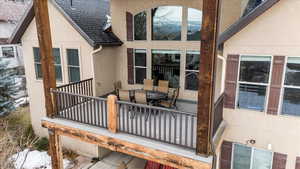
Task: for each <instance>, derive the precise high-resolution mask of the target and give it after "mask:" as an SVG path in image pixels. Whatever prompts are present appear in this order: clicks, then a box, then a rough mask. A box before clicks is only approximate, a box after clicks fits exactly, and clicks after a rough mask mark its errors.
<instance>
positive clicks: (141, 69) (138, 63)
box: [134, 49, 147, 84]
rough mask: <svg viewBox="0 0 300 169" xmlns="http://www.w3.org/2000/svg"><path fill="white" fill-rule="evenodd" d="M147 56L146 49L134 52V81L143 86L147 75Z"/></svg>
mask: <svg viewBox="0 0 300 169" xmlns="http://www.w3.org/2000/svg"><path fill="white" fill-rule="evenodd" d="M146 60H147V54H146V50H144V49H136V50H135V51H134V75H135V76H134V77H135V78H134V79H135V83H137V84H143V83H144V79H146V75H147V64H146V63H147V61H146Z"/></svg>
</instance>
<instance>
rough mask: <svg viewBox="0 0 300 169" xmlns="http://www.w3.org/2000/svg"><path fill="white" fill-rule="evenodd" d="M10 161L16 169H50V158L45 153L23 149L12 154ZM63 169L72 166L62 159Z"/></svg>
mask: <svg viewBox="0 0 300 169" xmlns="http://www.w3.org/2000/svg"><path fill="white" fill-rule="evenodd" d="M10 160H12V161H13V164H14V167H15V168H16V169H51V168H52V167H51V157H50V156H49V155H48V154H47V152H45V151H42V152H41V151H37V150H34V151H30V150H29V149H25V150H24V151H21V152H19V153H17V154H14V155H13V156H12V157H11V158H10ZM63 165H64V169H69V168H71V167H72V166H73V164H72V163H71V162H70V161H69V160H66V159H64V160H63Z"/></svg>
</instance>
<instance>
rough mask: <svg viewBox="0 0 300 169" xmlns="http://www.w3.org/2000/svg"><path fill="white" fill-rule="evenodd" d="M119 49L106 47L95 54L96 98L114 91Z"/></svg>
mask: <svg viewBox="0 0 300 169" xmlns="http://www.w3.org/2000/svg"><path fill="white" fill-rule="evenodd" d="M117 54H118V47H104V48H102V49H101V50H100V51H99V52H96V53H94V54H93V64H94V72H95V75H94V77H95V78H94V80H95V90H96V91H95V93H96V96H101V95H104V94H107V93H110V92H112V91H114V82H115V81H116V70H117V69H119V67H118V65H117V64H116V56H117Z"/></svg>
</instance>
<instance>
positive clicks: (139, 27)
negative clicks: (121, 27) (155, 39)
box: [134, 11, 147, 40]
mask: <svg viewBox="0 0 300 169" xmlns="http://www.w3.org/2000/svg"><path fill="white" fill-rule="evenodd" d="M146 39H147V13H146V11H144V12H140V13H138V14H137V15H135V16H134V40H146Z"/></svg>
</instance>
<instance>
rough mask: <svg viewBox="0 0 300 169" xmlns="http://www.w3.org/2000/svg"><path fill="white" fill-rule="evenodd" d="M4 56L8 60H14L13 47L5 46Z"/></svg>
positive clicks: (3, 49) (3, 48)
mask: <svg viewBox="0 0 300 169" xmlns="http://www.w3.org/2000/svg"><path fill="white" fill-rule="evenodd" d="M2 55H3V57H6V58H13V57H14V56H15V52H14V47H12V46H5V47H2Z"/></svg>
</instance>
